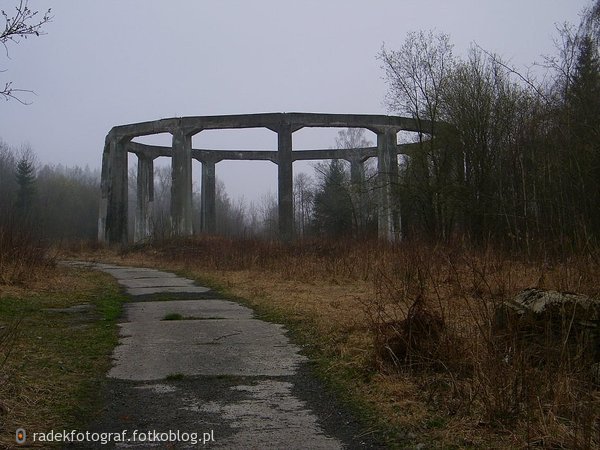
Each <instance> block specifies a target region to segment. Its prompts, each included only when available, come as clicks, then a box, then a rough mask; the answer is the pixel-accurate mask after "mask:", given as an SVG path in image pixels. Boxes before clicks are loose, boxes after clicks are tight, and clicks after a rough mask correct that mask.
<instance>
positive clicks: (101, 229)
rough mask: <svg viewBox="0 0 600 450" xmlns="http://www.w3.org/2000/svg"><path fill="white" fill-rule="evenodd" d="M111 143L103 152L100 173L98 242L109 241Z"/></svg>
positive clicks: (106, 145)
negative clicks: (107, 229) (107, 231)
mask: <svg viewBox="0 0 600 450" xmlns="http://www.w3.org/2000/svg"><path fill="white" fill-rule="evenodd" d="M110 162H111V153H110V143H106V144H105V145H104V151H103V152H102V172H101V174H100V211H98V242H102V243H108V236H107V234H106V218H107V216H108V193H109V191H110Z"/></svg>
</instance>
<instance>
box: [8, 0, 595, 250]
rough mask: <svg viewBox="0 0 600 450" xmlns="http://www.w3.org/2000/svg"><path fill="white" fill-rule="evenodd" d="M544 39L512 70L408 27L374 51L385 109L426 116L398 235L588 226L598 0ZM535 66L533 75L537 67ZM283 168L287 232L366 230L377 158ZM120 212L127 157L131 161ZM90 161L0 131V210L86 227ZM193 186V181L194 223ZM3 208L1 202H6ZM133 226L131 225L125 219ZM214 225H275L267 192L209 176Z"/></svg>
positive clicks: (351, 137)
mask: <svg viewBox="0 0 600 450" xmlns="http://www.w3.org/2000/svg"><path fill="white" fill-rule="evenodd" d="M555 43H556V53H555V55H553V56H546V57H545V58H544V59H543V61H542V62H541V63H538V64H537V65H535V66H534V72H535V73H537V74H538V78H539V79H535V78H533V77H530V76H529V74H522V73H519V72H518V71H516V70H515V69H513V68H512V67H510V66H509V64H507V63H505V62H504V61H503V60H502V58H501V57H500V56H498V55H495V54H492V53H490V52H487V51H485V50H484V49H482V48H480V47H478V46H477V45H472V47H471V48H470V49H469V50H468V52H467V54H466V56H464V57H457V56H455V55H454V53H453V46H452V44H451V42H450V38H449V36H447V35H445V34H443V33H434V32H413V33H409V34H408V35H407V38H406V39H405V41H404V43H403V45H402V46H401V47H400V48H399V49H397V50H390V49H387V48H385V47H382V49H381V51H380V52H379V54H378V59H379V61H380V63H381V66H382V70H383V72H384V76H385V79H386V82H387V86H388V91H387V94H386V100H385V101H386V104H387V107H388V110H389V112H390V113H393V114H400V115H404V116H410V117H413V118H415V119H416V120H418V121H419V120H431V121H433V122H434V123H435V124H437V125H436V126H435V128H434V130H433V135H432V136H428V135H419V136H417V138H416V139H415V138H410V137H409V136H405V135H404V134H402V133H401V135H400V141H401V142H404V141H409V140H411V141H413V142H414V141H416V142H417V143H418V145H417V146H413V147H411V150H410V151H409V153H408V154H403V155H399V159H398V162H399V167H400V171H399V176H398V181H397V186H396V188H397V189H395V192H396V198H395V201H396V202H397V205H398V208H399V210H400V211H401V219H402V235H403V236H406V237H407V238H411V237H419V238H425V239H429V240H436V241H439V240H445V241H447V240H452V239H456V238H459V239H468V240H470V241H473V242H487V241H489V240H490V239H491V240H494V241H497V242H502V243H509V244H512V245H515V246H519V247H521V248H523V247H529V246H530V245H531V244H532V243H533V242H558V243H560V244H562V245H567V246H570V247H573V248H580V247H581V246H585V245H588V244H590V243H597V241H598V239H599V238H600V58H599V44H600V1H598V0H596V1H595V2H593V3H592V5H591V6H590V7H589V8H588V9H587V10H586V11H585V13H584V14H583V15H582V18H581V23H580V24H579V25H578V26H572V25H568V24H565V25H563V26H561V27H559V28H558V29H557V36H556V39H555ZM539 80H541V81H539ZM371 145H373V144H372V142H370V141H369V139H368V138H367V136H366V135H365V130H362V129H347V130H341V131H340V132H339V133H338V137H337V139H336V143H335V147H337V148H354V147H367V146H371ZM314 169H315V170H314V174H313V175H312V176H310V175H307V174H305V173H300V174H297V175H296V176H295V178H294V206H295V229H296V235H298V236H300V237H308V236H318V235H328V236H334V237H336V236H348V235H349V236H374V235H376V229H377V176H376V171H377V164H376V160H375V159H371V160H368V161H366V162H365V164H364V169H363V170H362V171H361V173H360V174H354V175H353V174H352V173H351V169H350V165H349V164H348V163H346V162H345V161H341V160H332V161H328V162H322V163H318V164H315V165H314ZM129 178H130V208H129V211H130V223H131V224H133V220H134V211H135V171H134V170H132V171H131V173H130V177H129ZM170 189H171V186H170V168H169V167H157V168H156V170H155V200H154V232H155V235H156V237H165V236H168V235H169V230H170V222H169V204H170ZM98 201H99V173H98V171H95V170H89V169H81V168H78V167H75V168H67V167H63V166H60V165H58V166H50V165H40V164H38V163H37V161H36V157H35V154H34V152H33V151H32V150H31V149H28V148H21V149H14V148H10V147H9V146H8V145H7V144H5V143H2V142H0V210H1V211H3V212H5V214H3V216H5V217H8V216H10V217H16V218H27V219H28V220H29V222H30V223H34V224H36V225H37V226H38V227H39V228H40V229H42V230H43V232H44V233H45V235H47V236H48V237H51V238H94V237H95V236H96V232H97V230H96V223H97V214H98ZM200 208H201V205H200V195H199V193H198V192H195V193H194V209H195V216H194V217H195V222H196V223H195V229H196V230H199V229H200V224H199V212H200ZM7 212H10V214H7ZM130 229H133V226H131V227H130ZM217 229H218V230H219V231H220V233H222V234H225V235H243V236H263V237H267V238H274V237H276V234H277V203H276V197H275V195H273V194H267V195H264V196H263V198H262V199H261V200H260V201H257V202H256V201H255V202H252V203H250V204H246V203H244V202H243V201H237V202H234V201H232V200H231V199H230V198H229V197H228V195H227V193H226V191H225V186H224V185H223V183H222V182H219V181H218V182H217Z"/></svg>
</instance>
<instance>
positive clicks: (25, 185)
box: [15, 157, 36, 213]
mask: <svg viewBox="0 0 600 450" xmlns="http://www.w3.org/2000/svg"><path fill="white" fill-rule="evenodd" d="M15 177H16V179H17V185H18V187H17V201H16V204H15V206H16V208H17V210H18V211H20V212H22V213H28V212H30V211H31V209H32V205H33V201H34V199H35V193H36V189H35V182H36V177H35V167H34V164H33V161H32V160H31V159H30V158H27V157H22V158H21V159H20V160H19V162H18V163H17V169H16V172H15Z"/></svg>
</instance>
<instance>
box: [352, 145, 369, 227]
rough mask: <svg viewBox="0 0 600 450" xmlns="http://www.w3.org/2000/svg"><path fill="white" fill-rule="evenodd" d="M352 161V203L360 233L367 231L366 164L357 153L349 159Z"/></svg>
mask: <svg viewBox="0 0 600 450" xmlns="http://www.w3.org/2000/svg"><path fill="white" fill-rule="evenodd" d="M349 162H350V186H351V195H352V203H353V206H354V211H355V220H356V228H357V231H358V233H359V234H362V233H364V232H365V228H366V220H365V209H366V202H365V193H364V182H365V166H364V163H363V161H361V160H360V157H359V155H356V156H354V157H352V158H350V160H349Z"/></svg>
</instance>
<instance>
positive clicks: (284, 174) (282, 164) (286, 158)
mask: <svg viewBox="0 0 600 450" xmlns="http://www.w3.org/2000/svg"><path fill="white" fill-rule="evenodd" d="M277 157H278V158H277V199H278V206H279V237H280V239H281V240H282V241H283V242H289V241H291V240H292V238H293V236H294V187H293V170H292V162H293V161H292V129H291V127H290V125H285V124H284V125H282V126H281V127H280V128H279V129H278V130H277Z"/></svg>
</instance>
